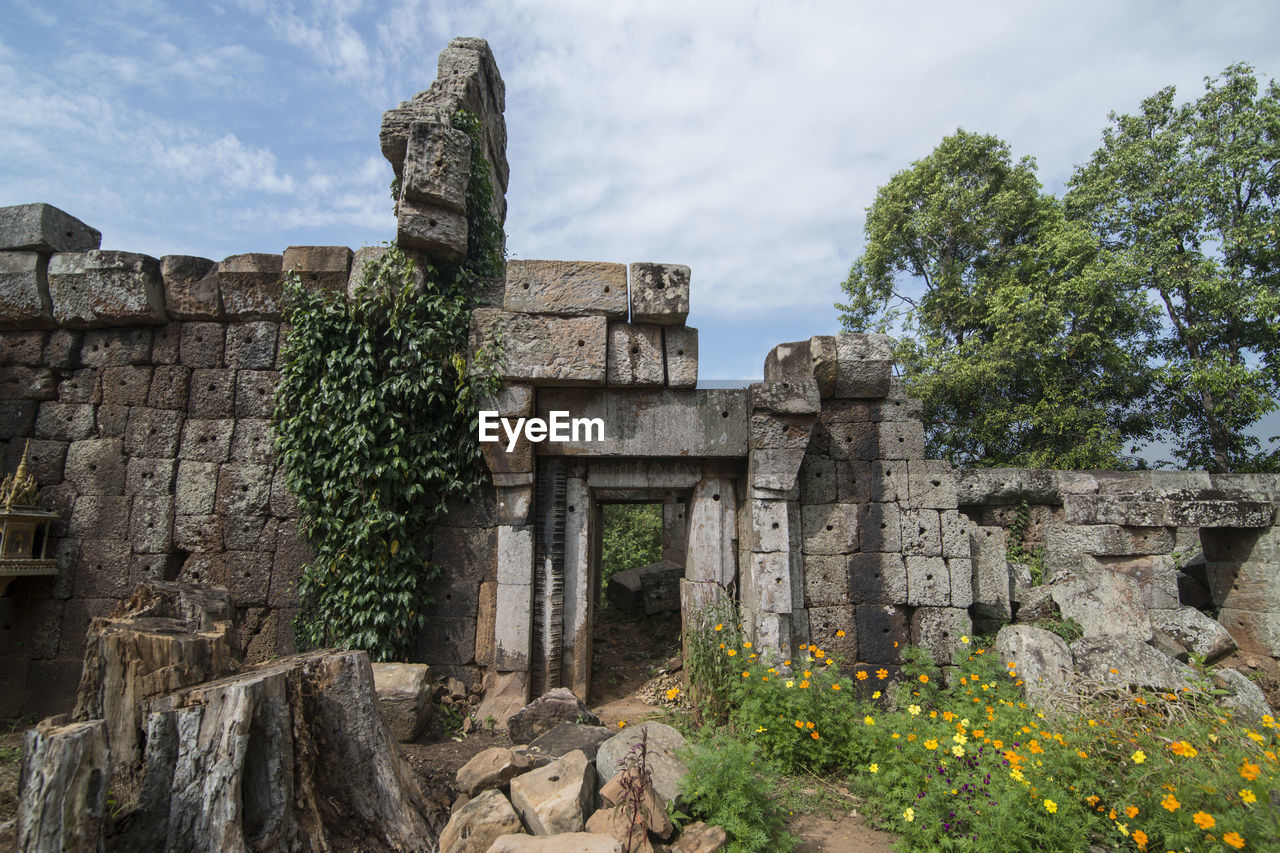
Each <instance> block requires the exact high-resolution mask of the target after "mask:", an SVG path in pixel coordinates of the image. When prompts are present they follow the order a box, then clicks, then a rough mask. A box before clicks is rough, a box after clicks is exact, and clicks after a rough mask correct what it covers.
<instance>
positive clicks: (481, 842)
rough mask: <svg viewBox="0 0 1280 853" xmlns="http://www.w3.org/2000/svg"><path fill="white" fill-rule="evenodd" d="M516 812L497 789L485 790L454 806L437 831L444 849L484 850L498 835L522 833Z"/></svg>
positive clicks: (480, 852) (471, 852)
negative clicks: (451, 812) (446, 819)
mask: <svg viewBox="0 0 1280 853" xmlns="http://www.w3.org/2000/svg"><path fill="white" fill-rule="evenodd" d="M523 832H524V826H522V825H521V823H520V816H519V815H518V814H516V810H515V809H514V808H512V807H511V801H510V800H508V799H507V798H506V797H505V796H503V794H502V792H501V791H496V790H488V791H485V792H483V793H481V794H480V795H478V796H476V797H475V798H474V799H472V800H470V801H469V802H468V803H467V804H466V805H464V806H463V807H462V808H460V809H458V810H457V811H456V812H454V813H453V815H452V816H451V817H450V818H449V822H448V823H447V824H445V828H444V831H443V832H441V833H440V850H441V851H444V853H487V851H488V850H489V848H490V847H491V846H492V845H493V843H494V842H495V841H497V840H498V838H499V837H501V836H503V835H513V834H523Z"/></svg>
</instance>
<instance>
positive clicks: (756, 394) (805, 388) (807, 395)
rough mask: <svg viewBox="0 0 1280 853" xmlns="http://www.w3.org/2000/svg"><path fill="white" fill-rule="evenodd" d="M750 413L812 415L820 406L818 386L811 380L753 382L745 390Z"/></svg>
mask: <svg viewBox="0 0 1280 853" xmlns="http://www.w3.org/2000/svg"><path fill="white" fill-rule="evenodd" d="M747 394H748V404H749V406H750V408H751V411H752V412H769V413H772V414H777V415H812V414H815V413H817V411H818V409H819V407H820V406H821V400H820V399H819V397H818V386H817V384H816V383H815V382H814V381H813V380H812V379H785V380H782V381H779V382H753V383H751V386H750V387H749V388H748V389H747Z"/></svg>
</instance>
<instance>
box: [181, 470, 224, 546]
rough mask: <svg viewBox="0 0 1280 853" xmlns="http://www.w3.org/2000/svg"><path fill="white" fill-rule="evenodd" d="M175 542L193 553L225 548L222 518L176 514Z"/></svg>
mask: <svg viewBox="0 0 1280 853" xmlns="http://www.w3.org/2000/svg"><path fill="white" fill-rule="evenodd" d="M196 464H202V463H196ZM173 544H174V547H176V548H181V549H182V550H183V551H188V552H192V553H212V552H215V551H221V550H223V548H224V547H225V545H224V543H223V540H222V519H221V518H219V517H218V516H216V515H175V516H174V518H173Z"/></svg>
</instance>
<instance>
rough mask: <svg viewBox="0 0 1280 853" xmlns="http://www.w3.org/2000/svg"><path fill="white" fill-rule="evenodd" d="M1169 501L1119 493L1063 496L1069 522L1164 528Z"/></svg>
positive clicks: (1067, 521) (1066, 517) (1066, 519)
mask: <svg viewBox="0 0 1280 853" xmlns="http://www.w3.org/2000/svg"><path fill="white" fill-rule="evenodd" d="M1167 506H1168V505H1167V503H1166V502H1165V501H1162V500H1147V499H1144V498H1125V497H1116V496H1115V495H1067V496H1065V497H1064V498H1063V509H1064V510H1065V521H1066V523H1067V524H1122V525H1126V526H1131V527H1162V526H1164V524H1165V516H1166V509H1167Z"/></svg>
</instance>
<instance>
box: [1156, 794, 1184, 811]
mask: <svg viewBox="0 0 1280 853" xmlns="http://www.w3.org/2000/svg"><path fill="white" fill-rule="evenodd" d="M1160 805H1162V806H1164V807H1165V810H1166V811H1171V812H1176V811H1177V810H1178V809H1180V808H1182V803H1180V802H1178V798H1177V797H1175V796H1174V795H1173V794H1165V795H1164V799H1163V800H1161V801H1160Z"/></svg>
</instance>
